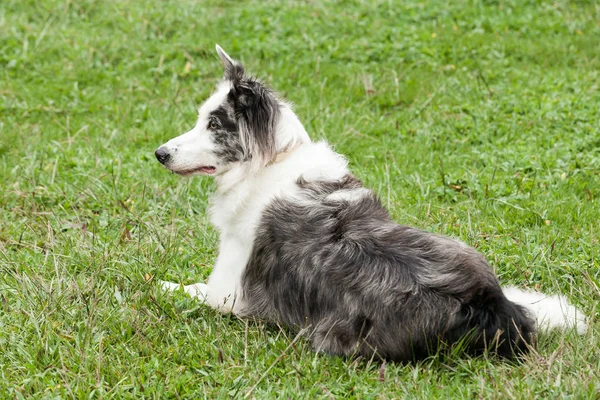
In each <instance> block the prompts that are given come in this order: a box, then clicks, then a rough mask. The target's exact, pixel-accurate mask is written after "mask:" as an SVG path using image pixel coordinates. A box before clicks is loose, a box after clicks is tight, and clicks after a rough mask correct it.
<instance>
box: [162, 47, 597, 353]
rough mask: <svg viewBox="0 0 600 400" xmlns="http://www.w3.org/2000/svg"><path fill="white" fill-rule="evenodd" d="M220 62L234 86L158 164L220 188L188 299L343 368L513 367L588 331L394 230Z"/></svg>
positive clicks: (476, 266)
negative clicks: (277, 332) (304, 345)
mask: <svg viewBox="0 0 600 400" xmlns="http://www.w3.org/2000/svg"><path fill="white" fill-rule="evenodd" d="M216 50H217V53H218V55H219V57H220V59H221V61H222V63H223V66H224V77H223V79H222V80H221V82H220V83H219V84H218V86H217V88H216V90H215V92H214V93H213V94H212V95H211V96H210V97H209V98H208V99H207V100H206V101H205V103H204V104H203V105H202V106H201V107H200V109H199V115H198V121H197V123H196V126H195V127H194V128H193V129H192V130H190V131H189V132H187V133H184V134H183V135H181V136H178V137H176V138H174V139H172V140H170V141H168V142H167V143H165V144H163V145H162V146H160V147H159V148H158V149H157V150H156V152H155V155H156V158H157V159H158V161H160V163H162V164H163V165H164V166H165V167H167V168H168V169H169V170H170V171H172V172H174V173H176V174H179V175H182V176H194V175H202V176H212V177H214V179H215V180H216V184H217V189H216V193H215V195H214V196H213V198H212V201H211V205H210V217H211V222H212V223H213V224H214V226H215V227H216V228H217V230H218V231H219V235H220V245H219V254H218V257H217V260H216V263H215V265H214V268H213V270H212V273H211V274H210V277H209V279H208V282H207V283H196V284H192V285H187V286H185V287H183V289H184V290H185V292H186V293H188V294H189V295H191V296H194V297H197V298H198V299H199V300H200V301H202V302H204V303H206V304H207V305H209V306H210V307H213V308H214V309H216V310H218V311H220V312H222V313H234V314H236V315H239V316H248V317H256V318H260V319H264V320H267V321H270V322H274V323H279V324H283V325H285V326H288V327H290V328H292V329H298V330H304V332H306V333H305V335H306V336H307V337H308V340H309V341H310V343H311V345H312V347H313V348H314V349H315V350H316V351H318V352H324V353H328V354H331V355H336V356H345V357H350V356H363V357H365V358H371V357H376V358H378V359H386V360H392V361H411V360H418V359H423V358H425V357H428V356H430V355H432V354H435V353H436V352H438V351H440V349H443V348H448V347H452V346H453V345H456V344H458V343H462V346H463V347H464V349H465V350H467V352H468V353H471V354H480V353H483V352H487V353H493V354H497V355H499V356H502V357H507V358H514V357H516V356H519V355H522V354H524V353H526V352H527V351H528V349H529V348H530V347H531V345H533V344H534V343H535V336H536V333H537V331H538V330H539V329H550V328H572V329H576V330H577V331H578V332H579V333H580V334H583V333H584V332H585V331H586V329H587V325H586V319H585V317H584V315H583V314H582V313H581V312H580V311H579V310H578V309H576V308H575V307H574V306H572V305H571V304H570V303H569V302H568V301H567V300H566V299H565V298H564V297H561V296H556V295H555V296H548V295H545V294H542V293H537V292H530V291H524V290H520V289H517V288H514V287H512V288H504V289H502V288H501V286H500V284H499V282H498V279H497V277H496V276H495V274H494V273H493V271H492V269H491V268H490V266H489V264H488V263H487V262H486V260H485V259H484V257H483V256H482V255H480V254H479V253H478V252H477V251H475V250H474V249H473V248H471V247H469V246H467V245H466V244H464V243H462V242H460V241H458V240H454V239H451V238H448V237H444V236H441V235H437V234H434V233H429V232H425V231H422V230H419V229H415V228H412V227H408V226H403V225H399V224H397V223H395V222H394V221H392V220H391V219H390V217H389V215H388V212H387V211H386V210H385V208H384V207H383V206H382V204H381V202H380V201H379V199H378V198H377V196H376V195H375V194H374V193H373V192H372V191H371V190H369V189H367V188H365V187H364V186H363V185H362V183H361V181H360V180H358V179H357V178H356V177H354V176H353V175H351V173H350V171H349V170H348V165H347V161H346V159H345V158H344V157H343V156H342V155H340V154H337V153H336V152H335V151H334V150H332V148H331V147H330V146H329V145H328V144H327V143H325V142H316V143H315V142H312V141H311V139H310V138H309V136H308V134H307V132H306V130H305V128H304V127H303V125H302V123H301V122H300V120H299V119H298V117H297V116H296V114H294V112H293V111H292V107H291V106H290V104H289V103H287V102H286V101H284V100H283V99H282V98H280V97H279V96H278V95H277V94H276V93H275V92H274V91H272V90H271V89H269V88H268V87H267V86H266V85H265V84H263V83H262V82H260V81H259V80H257V79H254V78H252V77H250V76H248V75H247V74H246V73H245V71H244V67H243V66H242V64H241V63H239V62H237V61H235V60H233V59H232V58H231V57H230V56H229V55H227V53H225V51H223V49H222V48H221V47H219V46H218V45H217V46H216ZM162 286H163V288H164V289H166V290H177V289H179V288H180V287H181V286H180V285H178V284H175V283H169V282H163V283H162Z"/></svg>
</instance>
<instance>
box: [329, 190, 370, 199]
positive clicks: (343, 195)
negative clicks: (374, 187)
mask: <svg viewBox="0 0 600 400" xmlns="http://www.w3.org/2000/svg"><path fill="white" fill-rule="evenodd" d="M369 193H371V191H370V190H369V189H366V188H358V189H351V190H348V189H345V190H338V191H335V192H333V193H331V194H330V195H329V196H327V200H330V201H350V202H352V201H357V200H360V199H362V198H363V197H365V196H366V195H368V194H369Z"/></svg>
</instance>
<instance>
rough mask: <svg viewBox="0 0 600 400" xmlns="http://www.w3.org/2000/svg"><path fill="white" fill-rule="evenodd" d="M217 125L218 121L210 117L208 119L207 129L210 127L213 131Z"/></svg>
mask: <svg viewBox="0 0 600 400" xmlns="http://www.w3.org/2000/svg"><path fill="white" fill-rule="evenodd" d="M218 127H219V123H218V122H217V121H216V120H214V119H211V120H210V121H208V129H211V130H213V131H214V130H215V129H217V128H218Z"/></svg>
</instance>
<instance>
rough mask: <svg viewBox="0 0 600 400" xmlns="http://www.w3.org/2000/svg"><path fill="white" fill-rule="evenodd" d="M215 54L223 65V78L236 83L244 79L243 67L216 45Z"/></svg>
mask: <svg viewBox="0 0 600 400" xmlns="http://www.w3.org/2000/svg"><path fill="white" fill-rule="evenodd" d="M216 49H217V54H218V55H219V58H220V59H221V62H222V63H223V69H224V78H225V79H228V80H230V81H233V82H238V81H240V80H241V79H242V78H243V77H244V67H243V66H242V64H240V63H239V62H237V61H235V60H234V59H233V58H231V57H229V54H227V53H225V50H223V49H222V48H221V46H219V45H216Z"/></svg>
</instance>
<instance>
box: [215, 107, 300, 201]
mask: <svg viewBox="0 0 600 400" xmlns="http://www.w3.org/2000/svg"><path fill="white" fill-rule="evenodd" d="M279 111H280V112H281V115H280V117H279V122H278V124H277V131H276V133H275V140H276V147H277V154H276V156H275V158H274V159H273V160H272V161H271V162H270V163H269V164H267V165H266V166H264V167H259V168H256V166H255V165H253V164H252V162H248V161H247V162H242V163H240V164H237V165H234V166H233V167H232V168H231V169H229V170H228V171H225V172H224V173H223V174H221V175H220V176H218V177H216V182H217V187H218V188H217V194H225V193H227V192H229V191H230V190H231V189H232V188H234V187H235V186H237V185H238V184H239V183H241V182H243V181H244V180H246V179H248V178H250V177H252V176H253V175H256V174H259V173H261V170H262V169H264V168H269V167H270V166H272V165H274V164H277V163H279V162H282V161H283V160H285V159H287V158H288V157H289V156H290V155H291V154H292V153H293V152H294V151H295V150H296V149H297V148H298V147H300V146H301V145H303V144H304V143H310V141H311V140H310V137H309V136H308V133H307V132H306V129H304V126H303V125H302V123H301V122H300V120H299V119H298V117H297V116H296V114H295V113H294V112H293V111H292V108H291V106H290V105H289V104H287V103H285V102H281V103H280V108H279Z"/></svg>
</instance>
